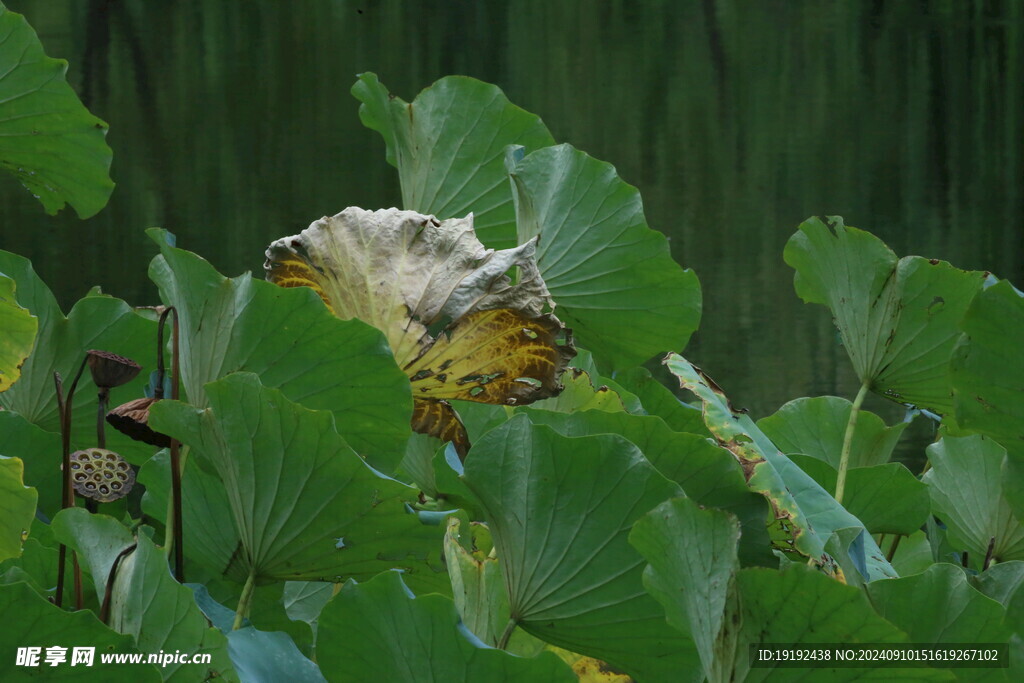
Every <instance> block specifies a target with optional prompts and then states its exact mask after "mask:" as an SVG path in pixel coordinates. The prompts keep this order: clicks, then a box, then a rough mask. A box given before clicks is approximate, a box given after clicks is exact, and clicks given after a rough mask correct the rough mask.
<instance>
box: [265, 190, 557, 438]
mask: <svg viewBox="0 0 1024 683" xmlns="http://www.w3.org/2000/svg"><path fill="white" fill-rule="evenodd" d="M535 248H536V240H534V241H531V242H527V243H525V244H523V245H522V246H520V247H516V248H514V249H504V250H501V251H493V250H488V249H485V248H484V246H483V244H481V243H480V241H479V240H478V239H477V237H476V235H475V233H474V227H473V217H472V216H470V217H468V218H465V219H449V220H445V221H438V220H437V219H436V218H434V217H432V216H426V215H423V214H420V213H416V212H414V211H399V210H397V209H388V210H382V211H364V210H363V209H360V208H357V207H349V208H348V209H345V210H344V211H342V212H341V213H339V214H338V215H336V216H333V217H329V218H323V219H321V220H319V221H316V222H315V223H313V224H312V225H311V226H310V227H309V228H307V229H306V230H304V231H302V233H300V234H298V235H293V236H291V237H283V238H281V239H279V240H277V241H275V242H274V243H273V244H271V245H270V247H269V248H268V249H267V261H266V264H265V268H266V271H267V279H268V280H270V281H271V282H273V283H275V284H278V285H280V286H281V287H286V288H289V287H304V286H306V287H311V288H312V289H313V290H314V291H316V292H317V293H318V294H320V296H321V297H322V298H323V300H324V302H325V303H326V304H327V306H328V307H329V308H330V309H331V311H332V312H333V313H334V314H335V315H336V316H338V317H339V318H342V319H349V318H359V319H360V320H362V321H364V322H367V323H370V324H371V325H373V326H375V327H376V328H377V329H379V330H381V331H382V332H384V334H385V336H386V337H387V339H388V343H389V344H390V345H391V350H392V352H393V353H394V355H395V360H396V362H397V363H398V365H399V366H400V367H401V368H402V369H403V370H404V371H405V372H406V374H407V375H408V377H409V380H410V382H411V384H412V393H413V397H414V400H415V410H414V414H413V426H414V428H415V429H416V431H418V432H422V433H426V434H430V435H432V436H438V437H440V438H441V439H442V440H445V441H453V442H454V443H455V444H456V446H457V447H458V448H459V449H460V452H461V453H462V454H464V453H465V451H466V450H468V446H469V442H468V439H467V438H466V435H465V432H464V430H463V428H462V426H461V424H460V423H459V422H458V417H457V415H456V414H455V413H454V411H453V410H452V409H451V406H450V404H449V403H448V401H450V400H456V399H458V400H464V401H477V402H480V403H493V404H508V405H521V404H524V403H531V402H533V401H536V400H539V399H542V398H546V397H549V396H554V395H556V394H557V393H558V392H559V391H561V389H562V385H561V384H560V383H559V380H560V379H561V375H562V371H563V370H564V369H565V366H566V363H567V362H568V360H569V359H570V358H572V356H573V354H574V353H575V350H574V349H573V346H572V339H571V335H570V333H568V332H566V331H564V330H563V326H562V324H561V322H559V320H558V318H556V317H554V315H552V314H550V313H544V312H543V311H544V309H545V307H549V306H553V302H552V301H551V297H550V295H549V294H548V291H547V288H546V286H545V285H544V280H543V278H541V276H540V273H539V272H538V270H537V265H536V262H535V260H534V250H535ZM511 268H515V269H517V270H518V272H519V279H518V282H516V283H515V284H513V283H512V282H511V279H510V278H509V277H508V276H507V275H506V273H507V272H508V271H509V269H511ZM445 323H447V327H445V328H444V329H443V330H442V331H441V332H437V333H435V334H431V331H430V330H431V329H436V328H437V327H439V326H440V325H442V324H445ZM563 338H564V340H563Z"/></svg>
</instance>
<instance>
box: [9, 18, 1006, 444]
mask: <svg viewBox="0 0 1024 683" xmlns="http://www.w3.org/2000/svg"><path fill="white" fill-rule="evenodd" d="M7 4H8V6H9V7H10V8H11V9H14V10H16V11H20V12H24V13H26V14H27V15H28V18H29V21H30V22H31V23H32V24H33V26H34V27H35V28H36V29H37V30H38V31H39V33H40V35H41V37H42V39H43V41H44V44H45V46H46V48H47V50H48V52H49V53H50V54H51V55H55V56H60V57H64V58H67V59H68V60H69V61H70V63H71V67H70V78H71V80H72V83H73V85H74V86H75V87H76V89H77V90H78V91H79V92H80V93H82V96H83V98H84V99H85V100H86V101H87V103H88V105H89V106H90V108H91V109H92V110H93V111H94V112H95V113H96V114H97V115H99V116H101V117H102V118H104V119H105V120H107V121H108V122H109V123H110V127H111V132H110V135H109V141H110V144H111V145H112V146H113V148H114V150H115V161H114V167H113V174H114V177H115V180H116V181H117V183H118V187H117V189H116V190H115V193H114V196H113V199H112V201H111V204H110V205H109V206H108V208H107V209H106V210H104V211H103V212H102V213H101V214H100V215H98V216H97V217H95V218H93V219H90V220H88V221H85V222H81V221H78V220H77V219H76V218H75V217H74V216H73V215H70V214H69V215H61V216H58V217H56V218H51V217H47V216H45V215H43V214H42V213H41V211H40V209H39V207H38V205H37V204H35V203H34V200H32V198H31V197H30V196H29V195H28V194H27V193H25V192H23V191H22V190H21V189H20V188H18V187H16V186H15V185H14V184H13V182H11V181H7V182H4V183H3V184H2V187H0V191H2V193H3V203H2V208H0V212H2V222H0V246H2V247H3V248H5V249H10V250H12V251H16V252H19V253H21V254H24V255H26V256H28V257H30V258H32V259H33V261H34V262H35V264H36V267H37V269H38V270H39V272H40V273H41V275H42V276H43V277H44V278H45V279H46V281H47V282H49V283H50V284H51V285H52V286H53V287H54V289H55V291H56V293H57V294H58V296H59V298H60V299H61V301H62V303H64V304H65V305H67V304H69V303H70V302H71V301H73V300H74V299H75V298H77V297H78V296H81V295H82V294H84V292H85V291H86V290H87V289H88V287H89V286H90V285H92V284H96V283H99V284H101V285H102V286H103V288H104V290H105V291H108V292H111V293H114V294H117V295H119V296H122V297H124V298H126V299H128V300H129V301H131V302H133V303H139V304H141V303H149V302H151V301H152V300H153V299H154V297H155V290H154V288H153V286H152V285H151V284H150V283H149V282H148V280H147V279H146V278H145V267H144V263H145V262H146V261H148V259H149V258H150V256H151V255H152V254H153V252H154V248H153V246H152V245H150V244H148V243H147V240H146V238H145V237H144V235H143V234H142V230H143V228H145V227H148V226H152V225H160V226H163V227H166V228H169V229H170V230H172V231H174V232H175V233H177V235H178V237H179V244H180V245H182V246H185V247H187V248H189V249H193V250H195V251H197V252H199V253H201V254H203V255H205V256H206V257H207V258H209V259H210V260H211V261H212V262H213V263H214V265H216V266H217V267H218V268H219V269H220V270H221V271H223V272H226V273H228V274H236V273H238V272H240V271H242V270H245V269H259V268H260V265H261V262H262V253H263V248H264V246H265V245H266V244H267V243H268V242H269V241H270V240H271V239H273V238H275V237H277V236H280V235H283V234H292V233H294V232H297V231H298V230H300V229H302V228H303V227H305V226H306V225H307V224H308V223H309V222H310V221H311V220H313V219H315V218H318V217H319V216H321V215H324V214H330V213H334V212H336V211H338V210H340V209H341V208H343V207H345V206H347V205H351V204H356V205H360V206H365V207H377V206H391V205H394V204H395V203H397V202H398V201H399V194H398V188H397V180H396V176H395V174H394V173H393V170H392V169H391V168H390V167H388V166H386V164H385V162H384V157H383V147H382V145H381V143H380V141H379V139H378V137H377V136H376V134H374V133H372V132H371V131H368V130H366V129H365V128H363V127H362V126H361V125H360V123H359V120H358V116H357V110H356V103H355V100H354V99H353V98H352V97H351V96H350V95H349V94H348V89H349V87H350V86H351V84H352V82H353V81H354V75H355V74H356V73H358V72H361V71H364V70H373V71H375V72H377V73H378V74H379V75H380V76H381V79H382V81H383V82H384V83H386V84H387V85H388V86H389V87H390V88H391V89H392V90H393V91H394V92H397V93H400V94H402V95H403V96H405V97H406V98H411V97H412V96H413V95H414V94H415V92H416V91H417V90H418V89H419V88H421V87H423V86H425V85H427V84H429V83H430V82H432V81H433V80H435V79H436V78H438V77H440V76H442V75H444V74H447V73H463V74H468V75H472V76H476V77H478V78H482V79H484V80H488V81H492V82H495V83H498V84H499V85H501V87H502V88H504V89H505V91H506V93H507V94H508V95H509V97H510V98H511V99H512V100H513V101H514V102H516V103H518V104H520V105H521V106H523V107H525V108H527V109H528V110H530V111H534V112H537V113H540V114H541V115H542V116H543V117H544V119H545V121H546V123H547V124H548V126H549V127H550V128H551V130H552V131H553V132H554V134H555V136H556V138H557V139H559V140H563V141H568V142H572V143H573V144H575V145H576V146H577V147H580V148H581V149H584V150H586V151H588V152H589V153H591V154H592V155H594V156H596V157H598V158H601V159H605V160H608V161H611V162H613V163H614V164H615V165H616V166H617V167H618V169H619V171H620V173H621V175H622V176H623V177H624V178H625V179H626V180H627V181H629V182H631V183H633V184H636V185H637V186H639V187H640V189H641V191H642V193H643V196H644V200H645V206H646V212H647V217H648V221H649V223H650V224H651V225H652V226H653V227H656V228H658V229H661V230H663V231H665V232H666V233H668V234H669V235H670V236H671V240H672V247H673V252H674V254H675V256H676V257H677V258H678V260H679V261H680V262H682V263H684V264H685V265H687V266H690V267H693V268H694V269H696V270H697V272H698V274H699V275H700V278H701V281H702V284H703V287H704V292H705V315H704V322H703V325H702V328H701V331H700V332H699V334H698V335H697V336H696V337H695V339H694V340H693V342H692V343H691V344H690V347H689V348H688V349H687V350H686V354H687V355H688V356H690V357H692V358H693V359H694V360H696V361H698V362H699V363H700V365H701V366H702V367H704V368H705V369H706V370H707V371H708V372H709V373H710V374H711V375H712V376H714V377H715V378H716V380H717V381H718V382H719V383H720V384H721V385H722V386H723V387H725V389H726V390H727V391H729V392H730V393H731V394H732V396H733V398H734V402H735V403H736V404H737V405H744V406H747V407H748V408H750V410H751V412H752V414H754V415H764V414H767V413H769V412H771V411H773V410H774V409H775V408H776V407H778V406H779V405H781V404H782V403H784V402H785V401H786V400H788V399H791V398H794V397H797V396H801V395H819V394H836V395H840V396H846V397H852V396H853V394H854V393H855V391H856V382H855V380H854V378H853V376H852V373H851V371H850V370H849V363H848V361H847V360H846V357H845V354H844V352H843V350H842V348H841V347H840V346H839V344H838V338H837V335H836V333H835V331H834V329H833V328H832V326H831V324H830V321H829V318H828V314H827V312H826V311H825V310H824V309H823V308H821V307H812V306H806V305H804V304H802V303H801V302H800V301H799V300H798V299H797V297H796V295H795V294H794V292H793V289H792V272H791V271H790V269H789V268H788V267H786V266H785V265H784V263H783V262H782V248H783V245H784V244H785V241H786V239H787V238H788V237H789V235H790V234H792V232H793V230H794V229H795V226H796V224H797V223H799V222H800V221H801V220H802V219H803V218H805V217H807V216H809V215H812V214H841V215H843V216H845V217H846V219H847V222H848V223H849V224H852V225H855V226H859V227H863V228H866V229H870V230H872V231H874V232H875V233H877V234H879V235H880V236H881V237H882V238H883V239H885V240H886V241H887V242H888V243H889V244H890V245H891V246H892V247H893V248H894V249H895V250H896V251H897V253H899V254H906V253H918V254H922V255H926V256H929V257H937V258H942V259H947V260H950V261H952V262H954V263H956V264H957V265H960V266H962V267H968V268H983V269H990V270H993V271H994V272H996V273H998V274H1000V275H1002V276H1005V277H1009V278H1011V279H1015V280H1016V281H1017V282H1018V283H1020V282H1021V281H1022V280H1024V278H1022V268H1024V249H1022V247H1024V244H1022V242H1024V230H1022V225H1021V219H1020V216H1021V214H1022V211H1021V209H1022V208H1024V207H1022V205H1021V204H1022V200H1021V187H1022V180H1024V174H1022V164H1021V150H1022V145H1021V142H1022V140H1021V132H1022V129H1024V126H1022V119H1021V111H1022V104H1024V102H1022V94H1024V93H1022V86H1021V84H1022V83H1024V78H1022V75H1024V74H1022V61H1024V57H1022V54H1024V53H1022V45H1021V33H1022V29H1021V27H1022V26H1024V21H1022V19H1024V17H1022V16H1021V15H1022V14H1024V5H1022V4H1021V3H1017V2H1013V1H1012V0H1007V1H1006V2H1002V3H1001V2H980V1H978V2H965V3H945V2H919V3H882V2H847V3H818V2H809V1H808V2H794V1H787V2H783V1H782V0H777V1H774V2H762V3H756V4H755V3H742V2H738V1H736V0H717V1H715V0H704V1H703V2H700V3H697V2H689V3H680V2H647V3H634V2H626V1H625V0H618V1H613V2H607V3H600V4H595V3H588V2H583V1H582V0H579V1H577V2H556V3H552V2H546V1H545V2H542V1H539V0H513V1H510V2H507V3H469V2H452V3H437V4H433V3H419V2H411V1H405V2H398V1H387V0H384V1H381V2H365V3H360V2H294V3H279V2H270V1H265V2H250V3H209V2H200V1H199V0H187V1H186V0H181V1H178V2H167V3H151V2H142V1H141V0H137V1H134V2H130V1H125V2H115V1H112V0H92V1H90V2H71V1H70V0H62V1H57V0H52V1H51V2H48V3H30V2H27V1H26V0H21V1H15V0H10V1H9V2H8V3H7ZM869 407H873V408H875V409H878V410H881V411H882V412H883V413H884V414H885V415H886V417H887V418H888V419H889V420H890V421H891V420H893V419H898V416H899V414H900V411H899V410H898V409H897V408H896V407H895V406H889V405H887V404H886V403H885V402H884V401H881V400H875V401H874V402H873V403H869ZM917 438H918V441H920V439H922V438H926V434H925V433H924V430H921V429H919V430H918V435H917ZM919 448H920V444H919V443H917V444H908V445H906V446H905V447H904V448H903V449H902V450H901V454H902V455H901V457H905V456H907V455H909V454H912V453H913V452H914V451H915V449H919Z"/></svg>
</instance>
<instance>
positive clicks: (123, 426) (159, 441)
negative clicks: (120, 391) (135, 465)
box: [107, 398, 171, 448]
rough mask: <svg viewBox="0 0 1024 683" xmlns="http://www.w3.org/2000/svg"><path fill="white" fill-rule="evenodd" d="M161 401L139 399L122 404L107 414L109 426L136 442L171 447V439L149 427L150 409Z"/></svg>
mask: <svg viewBox="0 0 1024 683" xmlns="http://www.w3.org/2000/svg"><path fill="white" fill-rule="evenodd" d="M159 400H160V399H158V398H137V399H135V400H134V401H128V402H127V403H122V404H121V405H119V406H118V407H116V408H114V409H113V410H111V411H110V412H109V413H107V424H109V425H110V426H111V427H114V428H115V429H117V431H119V432H121V433H122V434H125V435H127V436H130V437H131V438H133V439H135V440H136V441H141V442H143V443H148V444H149V445H151V446H157V447H158V448H167V447H169V446H170V445H171V437H169V436H167V435H166V434H161V433H160V432H155V431H153V429H152V428H150V426H149V408H150V406H152V405H153V404H154V403H156V402H157V401H159Z"/></svg>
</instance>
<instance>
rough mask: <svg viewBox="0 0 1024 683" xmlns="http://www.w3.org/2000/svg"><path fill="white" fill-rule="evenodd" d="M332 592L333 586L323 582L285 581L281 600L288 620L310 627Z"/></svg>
mask: <svg viewBox="0 0 1024 683" xmlns="http://www.w3.org/2000/svg"><path fill="white" fill-rule="evenodd" d="M333 592H334V584H332V583H327V582H324V581H287V582H285V584H284V593H283V594H282V596H281V599H282V602H283V603H284V609H285V613H287V615H288V617H289V618H290V619H293V620H295V621H304V622H306V623H307V624H310V625H312V624H314V623H316V620H317V619H318V618H319V617H320V612H321V610H323V608H324V605H326V604H327V602H328V600H330V599H331V595H332V594H333Z"/></svg>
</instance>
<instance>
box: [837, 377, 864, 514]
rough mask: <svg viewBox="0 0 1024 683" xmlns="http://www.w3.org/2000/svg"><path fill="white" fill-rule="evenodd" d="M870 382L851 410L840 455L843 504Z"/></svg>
mask: <svg viewBox="0 0 1024 683" xmlns="http://www.w3.org/2000/svg"><path fill="white" fill-rule="evenodd" d="M869 387H870V383H869V382H864V384H862V385H860V391H858V392H857V398H855V399H853V406H852V407H851V408H850V421H849V422H847V423H846V433H845V434H844V435H843V450H842V452H841V453H840V454H839V476H838V477H837V478H836V502H837V503H842V502H843V493H844V492H845V489H846V470H847V469H849V467H850V446H851V445H853V430H854V429H855V428H856V426H857V415H858V413H860V406H861V404H862V403H864V398H865V397H866V396H867V395H868V388H869Z"/></svg>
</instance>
